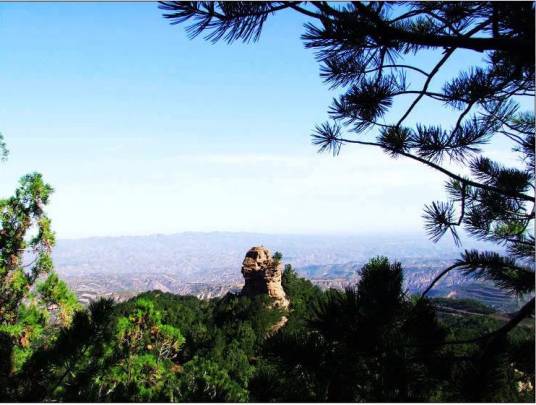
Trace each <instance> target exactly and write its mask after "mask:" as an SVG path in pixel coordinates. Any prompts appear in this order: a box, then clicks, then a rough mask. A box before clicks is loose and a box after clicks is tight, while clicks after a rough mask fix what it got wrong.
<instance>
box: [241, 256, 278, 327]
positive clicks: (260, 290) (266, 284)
mask: <svg viewBox="0 0 536 405" xmlns="http://www.w3.org/2000/svg"><path fill="white" fill-rule="evenodd" d="M242 275H243V276H244V281H245V284H244V288H242V294H243V295H247V296H255V295H258V294H268V296H269V297H270V298H272V300H273V305H274V307H277V308H282V309H287V308H288V306H289V301H288V298H287V296H286V294H285V291H284V290H283V287H282V286H281V277H282V275H283V264H281V263H279V262H278V261H276V260H274V259H273V258H272V254H271V253H270V251H269V250H268V249H267V248H265V247H264V246H255V247H252V248H251V249H249V251H248V252H247V253H246V257H245V258H244V262H243V263H242ZM285 320H286V318H285Z"/></svg>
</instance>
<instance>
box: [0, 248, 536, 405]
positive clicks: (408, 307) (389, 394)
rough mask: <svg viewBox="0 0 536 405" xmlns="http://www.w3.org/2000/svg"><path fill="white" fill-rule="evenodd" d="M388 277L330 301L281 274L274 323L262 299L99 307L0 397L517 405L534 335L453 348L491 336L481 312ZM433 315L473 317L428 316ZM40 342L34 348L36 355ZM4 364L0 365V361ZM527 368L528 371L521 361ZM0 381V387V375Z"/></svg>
mask: <svg viewBox="0 0 536 405" xmlns="http://www.w3.org/2000/svg"><path fill="white" fill-rule="evenodd" d="M402 281H403V280H402V269H401V266H400V265H399V264H398V263H393V264H391V263H389V261H388V260H387V259H386V258H376V259H373V260H371V261H370V262H369V263H368V264H367V265H366V266H364V268H363V269H362V278H361V280H360V281H359V283H358V284H357V285H356V286H354V287H353V288H350V289H347V290H346V291H344V292H341V291H336V290H327V291H322V290H320V289H319V288H318V287H316V286H314V285H313V284H311V282H310V281H308V280H305V279H303V278H300V277H298V276H297V274H296V273H295V271H294V270H293V269H292V268H291V267H290V266H288V265H287V266H286V268H285V271H284V273H283V280H282V285H283V288H284V290H285V292H286V294H287V296H288V297H289V299H290V303H291V304H290V308H289V311H288V312H287V313H286V315H287V316H288V318H289V321H288V323H287V324H286V325H285V326H284V327H283V328H281V329H279V330H278V331H277V332H273V331H272V326H273V325H274V324H275V323H276V322H277V321H278V320H279V319H280V318H281V316H282V315H283V311H282V310H278V309H273V308H271V306H270V305H269V304H270V303H269V302H268V298H267V296H263V295H259V296H257V297H254V298H248V297H245V296H240V295H234V294H227V295H226V296H224V297H223V298H216V299H211V300H200V299H198V298H195V297H192V296H177V295H173V294H169V293H163V292H160V291H151V292H146V293H143V294H140V295H139V296H137V297H135V298H133V299H131V300H129V301H127V302H124V303H121V304H117V305H113V304H112V302H110V301H106V300H101V301H99V302H97V303H94V304H92V305H91V306H90V307H89V308H88V310H87V311H79V312H77V313H76V314H75V316H74V318H73V321H72V323H71V324H70V326H68V327H63V328H61V329H59V331H58V333H57V334H53V335H51V336H49V337H47V338H46V341H43V340H41V341H40V342H35V343H34V344H33V345H32V347H33V348H34V350H33V353H32V355H31V356H30V357H29V358H28V360H27V361H26V362H25V363H24V364H23V365H21V366H18V365H15V366H13V365H10V364H6V363H5V362H4V364H3V366H2V370H3V373H4V374H3V378H4V380H3V381H4V382H5V384H2V385H1V386H2V399H4V400H25V401H43V400H47V401H181V402H192V401H218V402H222V401H233V402H235V401H238V402H241V401H263V402H264V401H283V402H286V401H292V402H298V401H312V402H315V401H482V400H493V401H531V400H532V399H533V398H534V389H533V386H532V385H531V383H530V382H531V381H532V380H533V378H534V363H533V362H532V359H533V357H534V330H533V329H531V328H528V327H526V326H525V327H519V328H517V329H516V330H515V331H514V332H513V333H511V334H510V335H509V337H508V340H507V342H506V346H505V347H506V350H503V349H499V348H496V347H486V346H485V345H479V344H473V343H467V344H456V345H448V344H445V343H446V342H448V341H452V340H466V339H472V338H474V337H475V336H479V335H481V334H482V333H485V332H488V331H491V330H494V329H496V328H497V327H498V326H500V325H501V324H502V323H503V322H501V321H500V320H497V319H494V318H493V317H492V316H491V315H493V311H492V310H491V309H489V308H487V307H485V306H484V305H482V304H479V303H476V302H469V301H465V300H464V301H457V300H434V301H428V300H419V299H416V298H412V297H407V296H406V295H405V294H404V292H403V290H402ZM434 305H438V306H441V307H448V308H451V309H452V310H453V311H456V310H459V309H461V310H463V311H471V312H476V313H478V315H468V314H464V313H461V315H460V314H456V313H452V314H449V313H446V314H445V313H442V314H441V316H440V318H439V319H438V317H437V316H436V311H435V309H434ZM43 343H44V344H43ZM3 359H6V357H3ZM529 360H530V361H529ZM6 377H7V378H6Z"/></svg>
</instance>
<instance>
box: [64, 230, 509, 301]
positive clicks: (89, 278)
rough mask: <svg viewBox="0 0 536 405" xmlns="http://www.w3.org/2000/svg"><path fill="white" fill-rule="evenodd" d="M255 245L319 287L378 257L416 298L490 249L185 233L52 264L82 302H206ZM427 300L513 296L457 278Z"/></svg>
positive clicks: (126, 241)
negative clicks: (396, 269)
mask: <svg viewBox="0 0 536 405" xmlns="http://www.w3.org/2000/svg"><path fill="white" fill-rule="evenodd" d="M258 245H264V246H266V247H268V248H269V249H270V250H271V251H272V252H275V251H280V252H282V253H283V262H284V263H285V264H291V265H292V267H293V268H294V269H296V271H297V272H298V274H300V275H302V276H304V277H306V278H309V279H310V280H312V281H313V283H315V284H317V285H319V286H321V287H323V288H339V289H340V288H344V287H346V286H349V285H351V284H355V282H356V281H357V280H358V279H359V270H360V269H361V267H362V266H363V265H364V264H365V263H366V262H367V261H368V260H369V259H370V258H371V257H373V256H377V255H384V256H387V257H389V258H390V259H391V260H398V261H400V262H401V263H402V265H403V268H404V270H405V283H406V288H407V290H408V291H409V292H410V293H418V292H419V291H422V290H423V289H424V288H425V287H426V286H427V285H428V284H429V283H430V282H431V280H432V279H433V278H434V277H435V275H436V274H437V272H438V271H440V270H442V269H444V268H446V267H448V266H449V265H450V264H451V263H452V262H453V260H454V259H456V258H458V257H459V254H460V253H461V252H462V251H463V250H464V249H471V248H481V249H486V248H487V249H492V248H493V247H490V246H489V245H486V244H484V243H479V242H475V241H471V240H467V241H465V242H464V244H463V245H462V246H461V247H456V246H455V244H454V243H453V242H452V241H450V240H449V239H448V238H444V239H443V240H441V241H440V242H439V243H437V244H434V243H432V242H431V241H429V240H427V239H426V238H425V236H424V235H419V234H417V233H415V234H409V233H408V234H399V235H395V236H393V235H382V234H376V235H346V236H343V235H284V234H279V235H278V234H261V233H242V232H209V233H203V232H185V233H177V234H169V235H162V234H158V235H148V236H123V237H95V238H84V239H63V240H61V239H60V240H59V241H58V243H57V247H56V249H55V251H54V262H55V265H56V269H57V271H58V273H59V274H60V275H61V276H62V277H63V278H64V279H65V280H66V281H67V283H68V284H69V285H70V287H71V288H72V289H73V290H74V291H75V292H76V293H77V295H78V297H79V299H80V300H81V301H82V302H84V303H88V302H90V301H92V300H94V299H95V298H96V297H99V296H112V297H113V298H115V299H116V300H119V301H121V300H124V299H126V298H130V297H132V296H134V295H136V294H137V293H139V292H142V291H150V290H161V291H164V292H172V293H176V294H181V295H196V296H198V297H200V298H212V297H216V296H221V295H224V294H225V293H227V292H229V291H238V290H239V289H240V288H242V285H243V277H242V274H241V273H240V266H241V264H242V260H243V259H244V254H245V252H246V251H247V250H248V249H249V248H250V247H251V246H258ZM434 295H437V296H450V297H454V296H456V297H459V298H466V297H469V298H477V299H481V300H484V301H485V302H487V303H488V304H489V305H492V306H494V307H496V308H498V309H503V310H510V309H512V308H514V307H515V306H517V301H516V300H515V299H514V298H513V297H509V296H507V295H506V294H504V292H500V291H499V290H498V289H496V288H494V287H493V286H491V285H490V284H489V283H483V282H480V281H476V280H471V279H467V278H465V277H464V276H463V275H461V273H459V272H452V273H451V274H450V275H449V276H447V277H445V278H444V279H443V280H442V281H441V282H440V283H439V284H438V285H437V287H436V288H435V289H434Z"/></svg>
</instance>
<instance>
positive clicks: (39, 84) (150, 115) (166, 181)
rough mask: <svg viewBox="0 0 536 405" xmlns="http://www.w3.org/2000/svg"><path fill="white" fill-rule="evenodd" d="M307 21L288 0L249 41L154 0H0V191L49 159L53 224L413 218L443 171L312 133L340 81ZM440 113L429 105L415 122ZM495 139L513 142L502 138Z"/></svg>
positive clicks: (381, 227)
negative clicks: (209, 33) (197, 25)
mask: <svg viewBox="0 0 536 405" xmlns="http://www.w3.org/2000/svg"><path fill="white" fill-rule="evenodd" d="M305 21H306V20H305V19H304V18H303V17H302V16H299V15H297V14H294V13H290V12H288V13H287V12H284V13H280V14H278V15H276V16H275V17H274V18H272V19H269V20H268V22H267V24H266V26H265V29H264V31H263V34H262V36H261V39H260V40H259V41H258V42H256V43H250V44H243V43H234V44H232V45H228V44H226V43H224V42H221V43H217V44H211V43H210V42H207V41H205V40H203V39H202V38H197V39H194V40H190V39H188V37H187V35H186V33H185V30H184V28H185V26H184V25H178V26H172V25H169V23H168V21H166V20H164V19H163V18H162V12H161V10H158V8H157V6H156V4H154V3H100V4H97V3H77V4H72V3H48V4H37V3H25V4H22V3H18V4H17V3H0V89H1V91H0V131H1V132H2V133H3V135H4V137H5V141H6V143H7V145H8V148H9V150H10V155H9V159H8V161H7V162H5V163H1V164H0V196H2V197H6V196H8V195H11V194H12V192H13V191H14V189H15V188H16V185H17V181H18V179H19V178H20V177H21V176H23V175H24V174H26V173H29V172H33V171H38V172H40V173H42V174H43V175H44V177H45V180H46V181H47V182H48V183H50V184H51V185H52V186H53V187H54V189H55V192H54V194H53V197H52V200H51V202H50V205H49V208H48V214H49V216H50V217H51V219H52V224H53V228H54V230H55V231H56V233H57V236H58V237H59V238H79V237H89V236H116V235H144V234H153V233H174V232H184V231H202V232H211V231H235V232H240V231H245V232H265V233H305V234H311V233H314V234H359V233H366V232H390V233H393V232H395V233H396V232H413V231H422V229H423V220H422V218H421V215H422V208H423V206H424V204H426V203H429V202H431V201H433V200H442V199H445V194H444V191H443V181H444V180H445V178H444V177H443V176H441V175H440V174H438V173H436V172H434V171H433V170H431V169H427V168H424V167H423V166H422V165H420V164H419V163H416V162H412V161H408V160H404V159H396V160H393V159H391V158H389V157H387V156H386V155H385V154H383V153H382V152H381V151H379V150H377V149H374V148H367V147H354V146H348V147H345V148H343V150H342V152H341V154H340V155H339V156H337V157H332V156H331V155H328V154H318V153H317V151H316V149H315V147H314V146H313V145H312V144H311V141H310V136H309V135H310V133H311V130H312V129H313V128H314V125H315V124H319V123H321V122H323V121H325V120H326V118H327V114H326V111H327V108H328V106H329V104H330V102H331V100H332V98H333V97H334V96H336V95H337V93H336V92H335V91H333V90H330V89H329V87H328V86H327V85H325V84H323V83H322V81H321V78H320V77H319V65H318V63H317V62H316V61H315V59H314V54H313V52H312V51H311V50H307V49H305V47H304V46H303V43H302V41H301V40H300V35H301V34H302V33H303V23H304V22H305ZM436 56H437V55H434V54H428V55H424V56H422V57H420V59H418V60H417V61H416V62H417V63H418V64H419V66H420V67H422V68H428V67H430V66H432V64H433V63H434V61H435V60H436ZM468 58H474V56H473V55H465V54H463V53H462V52H460V53H459V54H457V55H455V56H454V57H453V58H452V60H451V61H450V62H449V64H447V65H446V69H445V70H446V73H445V74H453V73H455V72H457V71H459V70H460V69H461V66H462V63H465V62H467V60H468ZM476 62H478V61H476ZM416 80H417V78H416ZM438 80H439V81H440V80H441V77H439V78H438ZM409 101H411V100H402V101H401V102H400V103H399V104H396V105H395V107H394V108H393V114H396V113H397V112H400V111H402V108H403V107H404V105H407V103H408V102H409ZM449 114H450V112H448V111H446V110H445V108H443V107H441V106H437V105H429V106H423V107H419V108H418V109H417V110H416V111H415V114H413V115H412V116H411V117H410V119H409V120H408V123H411V122H418V121H419V120H422V119H426V120H427V121H428V122H430V121H431V122H432V123H445V122H446V123H448V122H450V121H448V119H449V118H450V117H451V116H450V115H449ZM488 149H489V153H490V155H491V157H498V158H504V159H509V158H510V157H509V156H510V154H509V153H508V145H506V144H505V143H504V142H499V143H497V144H492V145H490V146H489V148H488Z"/></svg>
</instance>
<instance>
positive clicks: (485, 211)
mask: <svg viewBox="0 0 536 405" xmlns="http://www.w3.org/2000/svg"><path fill="white" fill-rule="evenodd" d="M160 7H161V9H163V10H165V13H164V17H165V18H167V19H169V20H170V21H171V23H172V24H178V23H186V22H189V23H190V25H189V26H188V27H187V29H186V30H187V32H188V34H189V35H190V36H191V37H195V36H197V35H200V34H202V33H206V38H207V39H208V40H211V41H212V42H216V41H218V40H225V41H227V42H229V43H231V42H233V41H237V40H242V41H245V42H248V41H255V40H257V39H258V38H259V36H260V34H261V31H262V28H263V25H264V23H265V22H266V20H267V18H268V17H269V16H271V15H273V14H274V13H275V12H277V11H280V10H284V9H286V10H294V11H296V12H298V13H301V14H303V15H305V16H307V17H309V18H310V22H308V23H307V24H306V25H305V33H304V34H303V36H302V39H303V41H304V43H305V46H306V47H307V48H311V49H313V50H314V51H315V52H316V57H317V59H318V62H319V63H320V71H321V73H320V74H321V77H322V78H323V79H324V81H325V82H326V83H327V84H329V85H330V86H331V87H332V88H333V89H338V90H339V91H340V92H341V93H342V94H341V95H340V96H339V97H337V98H335V99H334V100H333V103H332V105H331V107H330V109H329V115H330V121H328V122H326V123H323V124H319V125H317V126H316V128H315V130H314V132H313V134H312V141H313V143H314V144H315V145H318V147H319V150H320V151H328V152H331V153H333V154H334V155H337V154H338V153H339V152H340V150H341V147H342V146H344V145H352V144H353V145H361V146H368V147H377V148H380V149H381V150H383V151H384V152H385V153H386V154H387V155H389V156H391V157H392V158H407V159H411V160H414V161H417V162H419V163H421V164H423V165H424V166H426V167H428V168H431V169H434V170H437V171H439V172H440V173H442V174H443V175H445V176H446V178H447V182H446V190H447V191H448V194H449V199H448V201H445V202H441V201H435V202H433V203H431V204H429V205H426V206H425V208H424V219H425V229H426V231H427V232H428V234H429V235H430V238H431V239H432V240H433V241H435V242H437V241H438V240H439V239H440V238H441V237H443V235H445V234H446V233H450V234H451V235H452V237H453V238H454V241H455V242H456V243H457V244H461V240H460V236H459V228H460V227H462V228H463V229H465V231H467V232H468V233H469V234H470V235H472V236H473V237H475V238H477V239H481V240H486V241H491V242H494V243H496V244H497V245H500V246H503V247H505V248H506V255H500V254H497V253H494V252H478V251H466V252H465V253H464V254H463V255H462V257H461V258H460V259H459V260H458V261H457V262H456V263H454V264H453V265H452V266H450V267H449V268H447V269H445V271H443V272H441V273H440V274H439V276H438V277H437V278H436V279H435V280H434V282H433V283H432V285H430V288H432V287H433V285H434V284H435V283H436V282H437V281H438V280H439V279H440V278H441V277H443V276H444V275H445V274H447V273H448V272H449V271H452V270H454V269H461V270H462V271H463V272H464V273H465V274H466V275H470V276H474V277H477V278H481V279H487V280H492V281H493V282H495V283H496V284H497V285H498V286H499V287H502V288H505V289H507V290H508V291H510V292H512V293H513V294H518V295H523V294H527V293H529V294H533V293H534V264H535V262H534V254H535V250H534V232H533V227H534V215H535V214H534V170H535V158H534V147H535V131H534V111H523V110H522V108H521V105H522V103H523V101H522V100H523V99H527V98H531V97H534V79H535V77H534V48H535V46H534V45H535V44H534V33H535V30H534V4H533V2H516V3H512V2H396V3H390V2H351V3H330V2H299V1H298V2H232V3H231V2H229V3H228V2H162V3H161V5H160ZM430 51H433V52H434V53H433V54H434V55H435V57H436V58H437V60H436V62H435V65H434V66H433V68H431V69H430V70H425V69H422V68H421V67H420V66H419V63H418V61H417V62H415V59H414V58H413V57H412V56H413V55H419V54H423V53H424V52H428V53H427V57H430ZM460 51H465V52H473V53H476V54H477V55H481V56H482V57H484V62H482V63H479V64H478V65H474V66H473V65H471V64H470V63H467V64H466V65H464V66H461V68H462V69H463V70H461V71H460V72H459V73H457V74H456V75H454V76H453V77H450V78H446V79H445V78H444V77H445V74H446V73H445V65H446V64H447V62H449V59H451V58H452V56H453V55H455V54H457V53H459V52H460ZM441 77H443V78H442V79H441V80H442V81H441V82H440V81H439V79H440V78H441ZM408 78H410V79H411V83H410V80H408ZM408 97H413V98H412V99H411V102H410V104H409V106H408V107H407V108H405V110H404V111H403V113H402V114H400V115H395V114H393V113H392V111H391V108H392V107H393V106H394V105H395V104H397V103H398V102H399V100H401V99H404V98H405V99H408ZM423 104H426V105H437V106H438V107H439V108H445V109H447V110H449V111H450V112H451V113H452V114H451V115H452V121H451V122H450V124H449V125H448V126H442V125H438V124H437V123H436V122H434V120H433V117H431V120H430V121H429V122H419V123H417V124H415V125H413V124H410V123H409V121H410V119H411V118H412V116H414V114H415V111H416V109H417V108H419V107H420V106H421V105H423ZM494 137H497V138H504V139H506V140H508V141H509V142H510V143H511V145H512V155H513V156H517V157H519V158H520V160H522V161H523V164H522V165H521V166H516V167H509V166H507V165H506V164H503V163H501V162H498V161H495V160H492V159H491V158H489V157H488V156H486V155H485V154H484V153H483V152H482V149H481V148H482V145H484V144H486V143H489V142H490V141H491V140H492V139H493V138H494ZM452 167H454V169H453V168H452ZM467 172H468V174H467ZM430 288H428V289H427V290H426V291H425V294H426V293H427V292H428V291H429V290H430ZM533 313H534V298H532V299H531V300H530V301H529V302H528V303H526V304H525V306H524V307H523V308H522V309H521V310H520V311H519V313H518V314H517V316H514V317H513V318H512V320H511V321H510V322H509V323H508V324H507V325H505V326H504V327H503V328H501V329H500V330H498V331H497V333H496V334H491V335H489V336H485V337H483V338H485V339H489V338H491V337H493V336H496V335H501V334H502V335H503V334H505V333H507V332H508V331H510V330H511V329H512V328H513V327H514V326H515V325H517V324H518V323H519V322H520V321H521V320H522V319H523V318H525V317H527V316H530V315H532V314H533Z"/></svg>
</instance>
